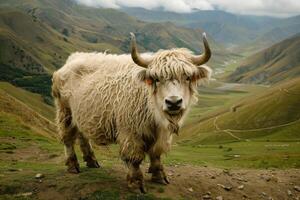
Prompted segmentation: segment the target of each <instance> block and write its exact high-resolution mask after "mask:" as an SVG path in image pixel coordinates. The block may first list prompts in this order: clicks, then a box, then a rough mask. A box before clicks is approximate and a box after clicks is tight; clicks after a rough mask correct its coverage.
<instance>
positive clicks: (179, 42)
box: [0, 0, 230, 104]
mask: <svg viewBox="0 0 300 200" xmlns="http://www.w3.org/2000/svg"><path fill="white" fill-rule="evenodd" d="M120 19H122V20H120ZM130 32H134V33H136V36H137V42H138V44H139V46H140V49H141V51H157V50H158V49H167V48H174V47H186V48H189V49H191V50H192V51H194V52H195V53H200V52H201V48H202V37H201V33H202V30H200V29H198V30H194V29H188V28H182V27H178V26H176V25H174V24H172V23H146V22H142V21H139V20H137V19H135V18H133V17H130V16H129V15H127V14H125V13H123V12H120V11H118V10H113V9H101V8H91V7H86V6H81V5H77V4H75V3H72V1H69V0H54V1H46V0H21V1H20V0H18V1H17V0H12V1H0V42H1V44H2V45H1V47H0V72H1V75H0V80H2V81H8V82H10V83H12V84H14V85H16V86H19V87H22V88H24V89H27V90H29V91H31V92H36V93H39V94H42V95H43V97H44V99H45V101H46V102H48V103H49V104H51V103H52V102H51V95H50V85H51V77H50V74H51V73H52V72H53V71H54V70H56V69H58V68H60V67H61V66H62V65H63V64H64V62H65V60H66V58H67V57H68V56H69V55H70V53H72V52H75V51H104V50H109V51H110V52H112V53H128V52H129V46H130V45H129V33H130ZM209 40H210V44H211V46H212V50H213V52H214V54H213V55H214V56H213V57H212V59H211V62H210V64H211V65H218V66H220V65H221V64H222V63H224V62H225V61H226V60H227V59H230V58H229V57H228V56H227V53H226V50H224V48H223V47H222V46H221V45H219V44H217V43H216V42H214V41H213V40H212V39H211V38H209Z"/></svg>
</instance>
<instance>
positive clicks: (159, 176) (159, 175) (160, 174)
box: [151, 171, 170, 185]
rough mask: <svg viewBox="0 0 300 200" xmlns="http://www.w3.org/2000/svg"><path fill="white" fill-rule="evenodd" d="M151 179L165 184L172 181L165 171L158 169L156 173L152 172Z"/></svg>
mask: <svg viewBox="0 0 300 200" xmlns="http://www.w3.org/2000/svg"><path fill="white" fill-rule="evenodd" d="M151 181H152V182H154V183H159V184H163V185H167V184H170V181H169V179H168V177H167V175H166V174H165V172H164V171H157V172H155V173H152V178H151Z"/></svg>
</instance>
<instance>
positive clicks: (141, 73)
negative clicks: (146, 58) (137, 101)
mask: <svg viewBox="0 0 300 200" xmlns="http://www.w3.org/2000/svg"><path fill="white" fill-rule="evenodd" d="M134 79H135V80H136V81H137V82H145V80H146V79H147V70H146V69H140V70H138V71H137V72H136V73H135V74H134Z"/></svg>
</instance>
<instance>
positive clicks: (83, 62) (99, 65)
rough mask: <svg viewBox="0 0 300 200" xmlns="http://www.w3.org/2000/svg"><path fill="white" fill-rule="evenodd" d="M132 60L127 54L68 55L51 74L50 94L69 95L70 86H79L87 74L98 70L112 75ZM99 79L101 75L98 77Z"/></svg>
mask: <svg viewBox="0 0 300 200" xmlns="http://www.w3.org/2000/svg"><path fill="white" fill-rule="evenodd" d="M132 64H133V62H132V61H131V58H130V56H129V55H114V54H106V53H96V52H94V53H82V52H76V53H73V54H72V55H70V56H69V58H68V59H67V61H66V63H65V65H64V66H63V67H62V68H60V69H59V70H58V71H56V72H55V73H54V74H53V78H52V82H53V85H52V94H53V96H54V97H61V95H62V94H64V95H63V96H69V94H70V93H71V92H72V88H76V87H79V85H78V84H80V83H81V81H83V80H84V79H85V78H86V77H87V76H92V75H93V74H95V73H96V72H100V73H97V74H100V75H101V76H103V77H105V76H110V75H114V74H115V73H116V72H120V71H124V70H128V68H130V66H131V67H132ZM98 78H99V79H101V77H98Z"/></svg>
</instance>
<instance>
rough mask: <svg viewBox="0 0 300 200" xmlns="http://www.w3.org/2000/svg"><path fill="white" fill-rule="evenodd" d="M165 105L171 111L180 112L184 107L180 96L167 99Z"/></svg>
mask: <svg viewBox="0 0 300 200" xmlns="http://www.w3.org/2000/svg"><path fill="white" fill-rule="evenodd" d="M165 103H166V105H167V107H168V109H169V110H171V111H175V110H179V109H180V108H181V105H182V98H180V97H178V96H171V97H168V98H166V99H165Z"/></svg>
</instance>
